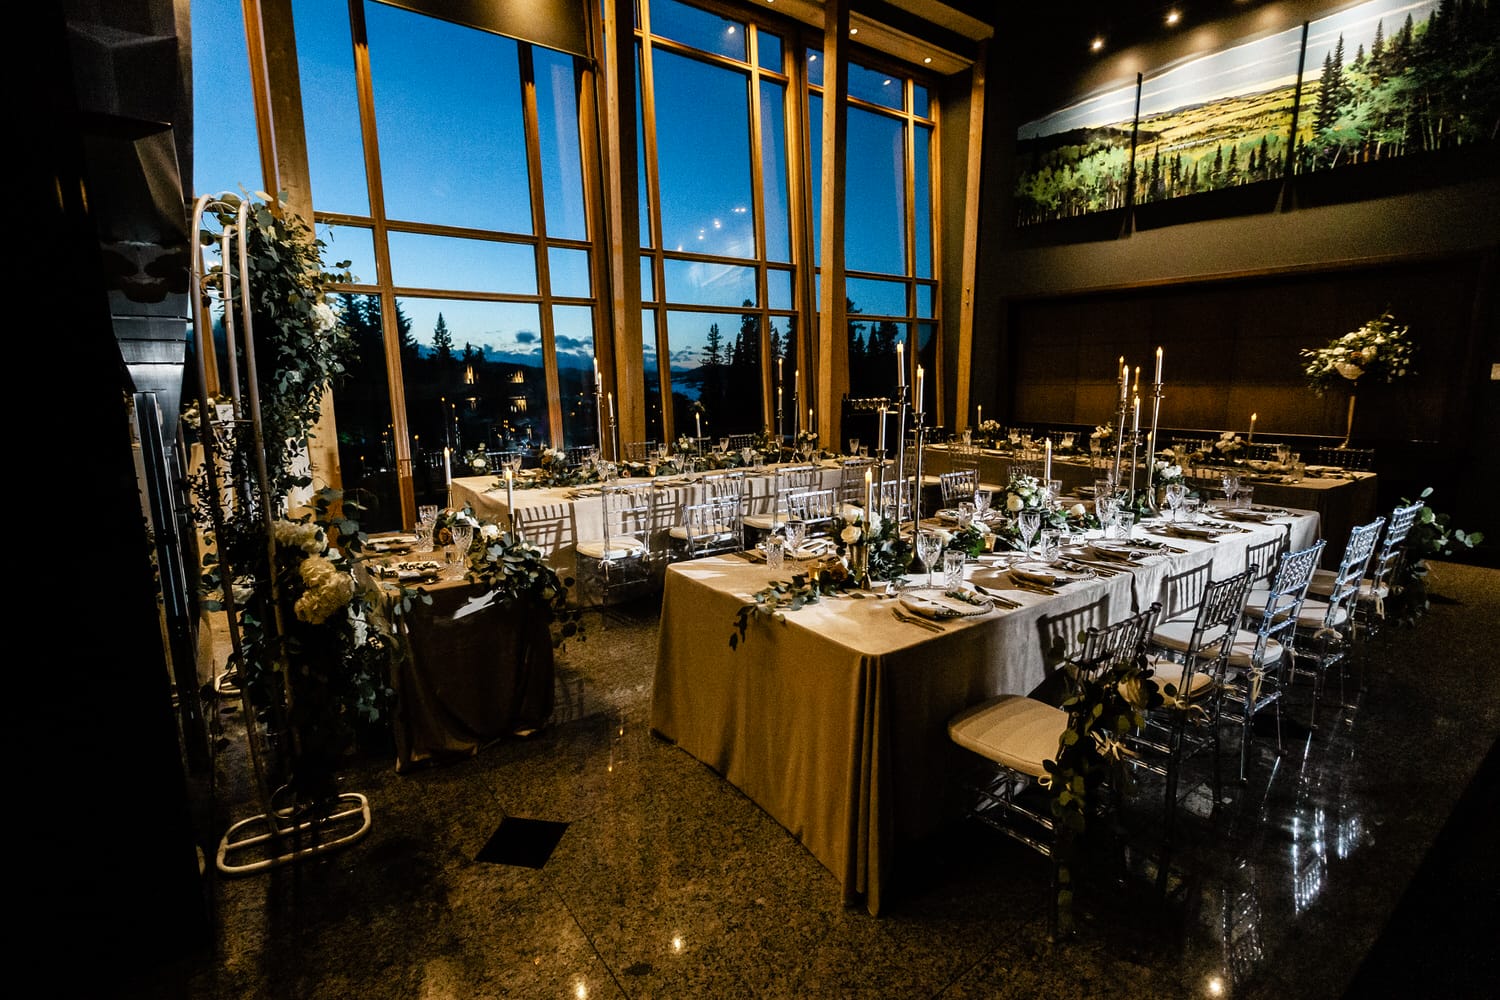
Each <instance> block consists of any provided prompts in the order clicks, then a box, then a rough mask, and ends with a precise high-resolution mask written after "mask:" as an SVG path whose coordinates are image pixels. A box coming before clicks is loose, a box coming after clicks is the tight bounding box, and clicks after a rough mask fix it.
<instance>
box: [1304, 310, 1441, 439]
mask: <svg viewBox="0 0 1500 1000" xmlns="http://www.w3.org/2000/svg"><path fill="white" fill-rule="evenodd" d="M1410 332H1411V328H1410V327H1409V326H1406V325H1398V324H1397V323H1396V318H1395V317H1394V316H1393V315H1391V311H1390V310H1389V309H1387V310H1386V311H1385V312H1383V313H1381V314H1380V315H1379V316H1377V317H1375V318H1374V319H1372V320H1369V321H1368V322H1366V323H1364V324H1363V325H1362V326H1360V327H1359V329H1357V330H1351V331H1349V332H1348V333H1346V334H1344V335H1343V336H1342V337H1338V338H1335V339H1334V340H1330V341H1329V342H1328V344H1327V345H1326V346H1324V347H1316V348H1305V349H1304V350H1303V351H1302V357H1303V364H1302V373H1303V374H1304V375H1305V376H1306V377H1307V383H1308V385H1309V386H1310V387H1311V388H1312V389H1313V391H1315V392H1316V393H1317V394H1318V395H1320V396H1321V395H1323V394H1324V393H1326V392H1328V391H1329V390H1330V389H1332V388H1334V387H1335V386H1340V385H1348V387H1349V415H1348V418H1347V421H1346V423H1345V425H1344V441H1343V444H1341V445H1340V446H1339V447H1341V448H1347V447H1349V439H1350V438H1351V437H1353V436H1354V401H1355V398H1356V395H1357V392H1358V389H1359V383H1360V380H1361V379H1365V380H1367V381H1375V382H1387V383H1389V382H1394V381H1396V380H1397V379H1398V378H1404V377H1405V376H1407V375H1408V374H1411V373H1412V372H1413V371H1414V369H1413V367H1412V363H1413V361H1414V360H1415V358H1416V350H1417V349H1416V345H1415V344H1414V343H1412V341H1411V338H1410Z"/></svg>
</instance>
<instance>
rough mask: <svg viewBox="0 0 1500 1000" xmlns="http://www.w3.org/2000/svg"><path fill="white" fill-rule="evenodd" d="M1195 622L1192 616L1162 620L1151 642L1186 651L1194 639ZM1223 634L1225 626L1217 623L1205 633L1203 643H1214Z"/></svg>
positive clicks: (1163, 647)
mask: <svg viewBox="0 0 1500 1000" xmlns="http://www.w3.org/2000/svg"><path fill="white" fill-rule="evenodd" d="M1194 624H1195V622H1194V621H1193V619H1191V618H1174V619H1172V620H1171V621H1168V622H1162V623H1161V624H1160V625H1158V626H1156V630H1155V631H1154V632H1152V633H1151V642H1152V644H1153V645H1156V646H1159V647H1161V648H1162V649H1170V650H1172V651H1173V652H1175V653H1186V652H1187V651H1188V646H1189V645H1190V644H1191V643H1192V641H1193V625H1194ZM1223 634H1224V626H1222V625H1215V626H1214V627H1213V628H1211V629H1209V630H1208V631H1207V632H1205V633H1204V634H1203V645H1205V646H1210V645H1212V644H1213V643H1215V642H1217V641H1218V639H1219V637H1220V636H1222V635H1223Z"/></svg>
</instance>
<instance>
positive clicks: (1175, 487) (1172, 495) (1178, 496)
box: [1166, 483, 1187, 522]
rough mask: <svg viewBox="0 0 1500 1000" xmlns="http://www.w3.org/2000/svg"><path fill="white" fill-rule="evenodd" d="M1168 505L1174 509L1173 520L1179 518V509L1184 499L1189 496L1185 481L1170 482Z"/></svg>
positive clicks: (1167, 490) (1168, 485)
mask: <svg viewBox="0 0 1500 1000" xmlns="http://www.w3.org/2000/svg"><path fill="white" fill-rule="evenodd" d="M1166 494H1167V506H1168V507H1170V508H1171V509H1172V520H1173V521H1174V522H1175V521H1176V520H1177V511H1178V509H1179V508H1181V507H1182V501H1183V500H1184V499H1185V498H1186V497H1187V486H1186V484H1184V483H1168V484H1167V489H1166Z"/></svg>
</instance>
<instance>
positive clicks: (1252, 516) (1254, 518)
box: [1219, 509, 1271, 524]
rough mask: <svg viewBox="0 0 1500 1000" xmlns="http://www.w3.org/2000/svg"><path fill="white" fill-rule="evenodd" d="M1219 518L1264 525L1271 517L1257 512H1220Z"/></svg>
mask: <svg viewBox="0 0 1500 1000" xmlns="http://www.w3.org/2000/svg"><path fill="white" fill-rule="evenodd" d="M1219 516H1220V517H1227V518H1228V519H1229V520H1231V521H1251V522H1253V523H1255V524H1265V523H1266V521H1268V520H1270V518H1271V515H1270V514H1267V513H1264V512H1263V511H1258V510H1253V509H1252V510H1221V511H1219Z"/></svg>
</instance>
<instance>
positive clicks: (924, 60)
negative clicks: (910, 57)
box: [922, 56, 932, 63]
mask: <svg viewBox="0 0 1500 1000" xmlns="http://www.w3.org/2000/svg"><path fill="white" fill-rule="evenodd" d="M922 61H923V62H924V63H930V62H932V56H923V57H922Z"/></svg>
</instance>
